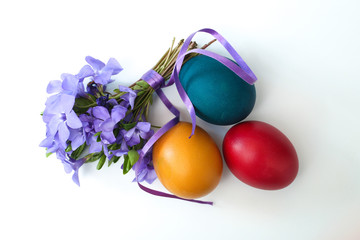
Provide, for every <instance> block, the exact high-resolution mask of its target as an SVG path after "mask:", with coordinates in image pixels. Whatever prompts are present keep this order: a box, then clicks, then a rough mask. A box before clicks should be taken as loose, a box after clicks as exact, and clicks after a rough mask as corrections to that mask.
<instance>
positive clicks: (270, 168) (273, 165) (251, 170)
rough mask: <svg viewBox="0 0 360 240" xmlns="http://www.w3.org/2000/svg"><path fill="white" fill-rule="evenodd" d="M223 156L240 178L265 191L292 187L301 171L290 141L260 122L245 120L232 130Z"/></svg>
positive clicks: (268, 125)
mask: <svg viewBox="0 0 360 240" xmlns="http://www.w3.org/2000/svg"><path fill="white" fill-rule="evenodd" d="M223 154H224V158H225V161H226V164H227V166H228V167H229V169H230V170H231V172H232V173H233V174H234V175H235V176H236V177H237V178H238V179H240V180H241V181H243V182H244V183H246V184H248V185H250V186H253V187H256V188H260V189H265V190H277V189H282V188H284V187H286V186H288V185H289V184H290V183H292V182H293V181H294V179H295V177H296V175H297V173H298V169H299V162H298V157H297V154H296V151H295V148H294V146H293V145H292V143H291V142H290V140H289V139H288V138H287V137H286V136H285V135H284V134H283V133H282V132H280V130H278V129H277V128H275V127H273V126H272V125H270V124H268V123H264V122H260V121H245V122H242V123H239V124H236V125H235V126H233V127H232V128H230V130H229V131H228V132H227V133H226V135H225V138H224V141H223Z"/></svg>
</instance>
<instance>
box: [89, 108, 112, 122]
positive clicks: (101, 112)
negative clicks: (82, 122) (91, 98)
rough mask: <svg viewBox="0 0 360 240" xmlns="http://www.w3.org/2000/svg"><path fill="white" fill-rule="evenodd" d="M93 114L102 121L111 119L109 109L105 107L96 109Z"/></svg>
mask: <svg viewBox="0 0 360 240" xmlns="http://www.w3.org/2000/svg"><path fill="white" fill-rule="evenodd" d="M92 114H93V116H94V117H96V118H98V119H101V120H106V119H108V118H110V114H109V111H108V110H107V108H105V107H103V106H96V107H94V108H93V110H92Z"/></svg>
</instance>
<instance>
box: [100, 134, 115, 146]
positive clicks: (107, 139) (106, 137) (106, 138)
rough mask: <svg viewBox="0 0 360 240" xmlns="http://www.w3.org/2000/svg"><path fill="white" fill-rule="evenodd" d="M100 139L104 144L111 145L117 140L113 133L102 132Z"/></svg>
mask: <svg viewBox="0 0 360 240" xmlns="http://www.w3.org/2000/svg"><path fill="white" fill-rule="evenodd" d="M100 137H101V140H102V142H103V143H104V144H111V143H114V142H115V141H116V138H115V136H114V133H113V132H101V134H100Z"/></svg>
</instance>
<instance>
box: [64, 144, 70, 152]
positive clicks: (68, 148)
mask: <svg viewBox="0 0 360 240" xmlns="http://www.w3.org/2000/svg"><path fill="white" fill-rule="evenodd" d="M71 150H72V149H71V144H69V145H68V146H67V147H66V149H65V152H70V151H71Z"/></svg>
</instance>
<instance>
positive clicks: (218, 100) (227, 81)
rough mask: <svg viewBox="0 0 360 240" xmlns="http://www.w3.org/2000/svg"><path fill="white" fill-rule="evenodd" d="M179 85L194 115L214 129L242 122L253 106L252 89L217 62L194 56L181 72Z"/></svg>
mask: <svg viewBox="0 0 360 240" xmlns="http://www.w3.org/2000/svg"><path fill="white" fill-rule="evenodd" d="M179 79H180V82H181V84H182V86H183V88H184V90H185V91H186V93H187V94H188V96H189V98H190V100H191V102H192V104H193V105H194V108H195V112H196V115H197V116H198V117H200V118H201V119H203V120H205V121H207V122H209V123H212V124H217V125H231V124H234V123H237V122H239V121H241V120H243V119H245V118H246V117H247V116H248V115H249V114H250V112H251V111H252V109H253V108H254V105H255V98H256V93H255V87H254V85H250V84H248V83H247V82H245V81H244V80H242V79H241V78H240V77H239V76H237V75H236V74H235V73H234V72H233V71H231V70H230V69H228V68H227V67H225V66H224V65H223V64H222V63H220V62H218V61H217V60H215V59H213V58H210V57H207V56H204V55H198V56H196V57H193V58H191V59H190V60H188V61H187V62H186V63H185V64H184V65H183V66H182V68H181V71H180V75H179Z"/></svg>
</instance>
